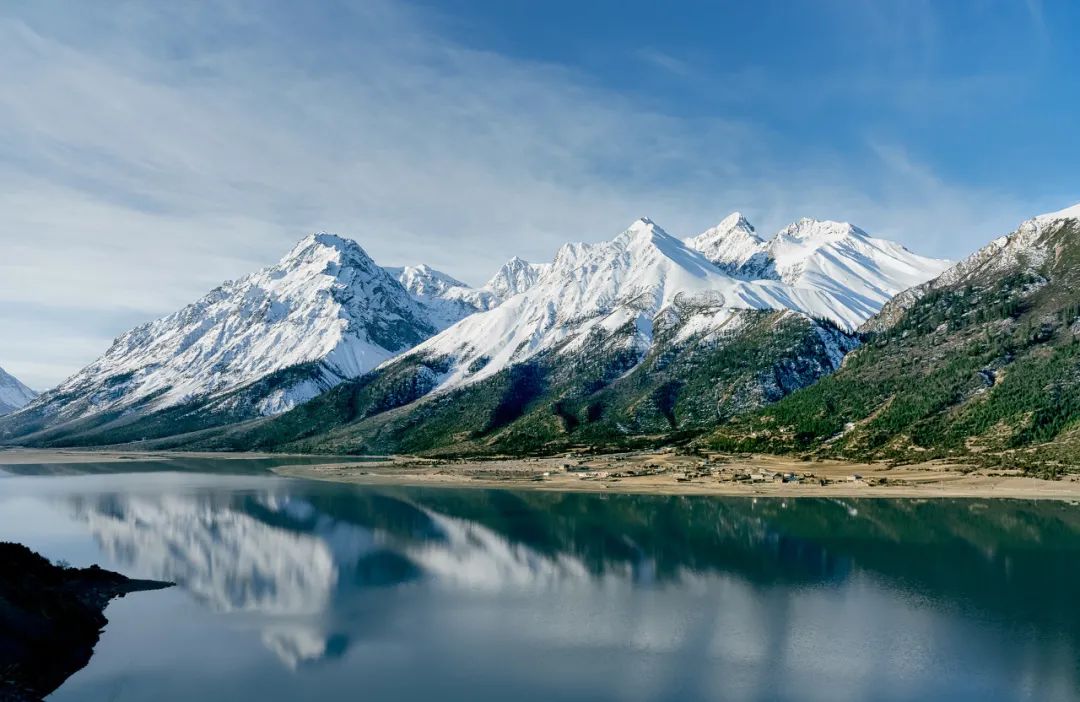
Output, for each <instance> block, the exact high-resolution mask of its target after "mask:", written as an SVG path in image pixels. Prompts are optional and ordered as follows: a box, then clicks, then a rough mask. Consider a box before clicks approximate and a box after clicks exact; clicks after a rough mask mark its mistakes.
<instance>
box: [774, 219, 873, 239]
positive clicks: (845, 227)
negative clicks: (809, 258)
mask: <svg viewBox="0 0 1080 702" xmlns="http://www.w3.org/2000/svg"><path fill="white" fill-rule="evenodd" d="M852 236H855V237H860V238H866V237H868V236H869V234H867V233H866V232H864V231H863V230H862V229H859V228H858V227H856V226H855V225H853V224H851V223H849V222H836V221H833V220H828V219H811V218H809V217H803V218H802V219H800V220H798V221H796V222H792V223H791V224H789V225H788V226H786V227H784V228H783V229H781V230H780V231H779V232H778V233H777V235H776V238H777V239H781V238H786V239H793V240H799V241H820V242H831V241H839V240H841V239H846V238H848V237H852Z"/></svg>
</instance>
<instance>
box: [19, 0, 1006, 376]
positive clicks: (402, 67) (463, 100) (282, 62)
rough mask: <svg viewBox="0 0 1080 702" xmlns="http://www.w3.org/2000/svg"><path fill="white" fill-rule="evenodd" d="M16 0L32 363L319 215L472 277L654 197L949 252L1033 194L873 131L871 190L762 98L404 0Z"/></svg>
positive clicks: (164, 306)
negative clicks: (526, 46)
mask: <svg viewBox="0 0 1080 702" xmlns="http://www.w3.org/2000/svg"><path fill="white" fill-rule="evenodd" d="M20 7H21V6H20ZM20 7H10V6H9V7H8V8H7V11H8V12H9V13H12V15H11V16H8V17H0V65H3V66H4V67H5V70H4V71H2V72H0V212H2V213H3V224H2V225H0V227H2V228H0V238H2V242H0V243H2V247H3V251H4V258H3V259H2V260H0V315H2V318H0V326H2V328H3V329H5V333H4V334H3V335H0V365H2V366H5V367H8V368H9V370H11V371H12V372H14V373H16V374H17V375H22V376H25V378H24V379H25V380H27V381H28V382H30V383H31V384H33V385H35V386H37V387H43V386H46V385H49V384H52V383H55V382H57V381H58V380H60V379H61V378H62V377H63V376H64V375H66V374H68V373H70V372H71V371H73V370H75V369H76V368H77V367H79V366H80V365H82V364H84V363H86V362H88V361H89V360H91V359H92V358H93V357H94V356H95V355H97V353H98V352H100V351H102V350H104V348H105V346H106V345H107V343H108V340H109V339H110V338H111V337H112V336H114V335H115V334H117V333H119V332H121V331H123V330H124V329H125V328H127V327H128V326H130V324H131V323H132V321H133V320H136V319H144V318H151V317H153V316H156V315H159V314H163V313H166V312H169V311H171V310H172V309H174V308H175V307H177V306H178V305H180V304H182V303H184V302H186V301H189V300H190V299H193V298H194V297H196V296H198V295H199V294H201V293H203V292H205V291H206V290H208V289H209V288H211V287H213V286H214V285H216V284H217V283H219V282H220V281H221V280H223V279H226V278H231V277H236V276H239V275H241V274H243V273H246V272H248V271H250V270H251V269H253V268H254V267H256V266H259V265H263V264H266V263H269V262H271V261H273V260H275V259H276V258H278V257H279V256H280V255H281V254H282V253H283V252H285V251H286V250H288V248H289V247H290V246H291V244H292V242H293V241H294V240H295V239H297V238H299V237H300V236H302V235H303V234H304V233H305V232H307V231H310V230H315V229H328V230H331V231H336V232H339V233H342V234H345V235H348V236H351V237H354V238H356V239H357V240H358V241H360V243H361V244H362V245H363V246H364V247H365V248H367V249H368V251H369V252H370V253H371V254H372V255H373V256H375V257H376V259H377V260H379V261H381V262H384V263H386V264H399V263H405V262H418V261H424V262H428V263H431V264H432V265H435V266H437V267H442V268H445V269H446V270H448V271H449V272H451V273H453V274H454V275H456V276H458V277H463V278H465V279H467V280H470V281H472V282H480V281H482V280H483V279H484V278H485V277H486V276H487V275H488V273H490V272H491V271H492V270H494V269H495V268H496V267H497V265H499V264H500V263H501V262H502V261H503V260H505V259H506V258H508V257H509V256H511V255H514V254H517V255H522V256H525V257H527V258H532V259H534V260H539V259H545V258H547V257H549V256H550V255H551V253H552V252H553V251H554V250H555V248H556V247H557V246H558V245H559V244H560V243H562V242H564V241H566V240H570V239H585V240H596V239H599V238H603V237H608V236H610V235H612V234H614V233H616V232H617V230H618V229H619V228H620V227H621V226H622V225H623V224H625V223H628V222H629V221H630V220H631V219H633V218H634V217H637V216H640V215H643V214H648V215H650V216H652V217H653V218H655V219H657V220H658V221H659V222H661V223H662V224H663V225H664V226H665V227H667V228H668V229H669V230H670V231H672V232H673V233H678V234H691V233H694V232H695V231H697V230H700V229H704V228H705V227H707V226H708V225H710V224H711V223H713V222H714V221H716V220H718V219H719V218H721V217H722V216H723V215H725V214H726V213H727V212H728V211H730V210H732V209H735V208H739V209H742V210H744V211H746V212H748V213H749V214H750V215H752V216H753V217H755V219H756V220H757V221H758V223H759V225H761V228H762V229H763V230H765V231H768V230H770V229H775V228H779V227H780V226H782V224H784V223H785V222H786V221H788V220H790V219H792V218H794V217H797V216H802V215H808V216H829V217H840V218H845V219H852V220H854V221H859V222H860V223H862V224H864V225H865V226H867V227H868V228H877V229H879V230H881V231H884V232H886V233H888V234H890V235H892V236H895V237H897V238H900V239H902V240H905V241H908V242H910V243H912V244H913V245H914V244H917V245H919V246H921V247H922V248H923V249H929V250H930V251H931V252H933V253H939V254H950V255H955V254H957V253H958V252H957V251H956V250H955V249H956V247H955V246H953V247H952V250H949V249H950V246H948V245H946V244H944V243H942V241H943V240H941V239H935V238H934V237H935V236H940V235H941V234H944V233H946V229H945V228H946V227H948V228H950V229H949V230H948V233H949V234H950V236H951V235H952V234H953V233H954V232H955V231H956V230H957V229H962V230H963V233H964V235H965V236H967V237H968V239H969V240H970V241H972V242H973V243H974V241H975V240H976V237H981V238H985V237H986V236H988V235H989V234H990V233H993V232H994V231H997V230H999V229H1000V225H1001V222H1002V221H1005V220H1006V219H1007V220H1009V221H1011V220H1012V219H1013V218H1014V213H1015V211H1016V210H1017V208H1016V207H1015V206H1014V203H1009V202H1008V201H1006V200H1004V199H1002V198H1000V197H999V196H998V194H996V193H986V192H981V191H979V190H974V189H965V188H961V187H948V186H947V185H946V184H945V183H942V182H941V181H940V180H935V179H934V177H933V174H932V173H930V172H929V171H928V170H927V169H926V168H925V167H922V166H918V165H916V164H915V162H914V160H912V159H911V158H910V157H909V156H907V155H906V154H905V153H904V152H903V150H902V148H901V147H893V146H882V145H880V144H877V145H870V146H867V145H865V144H863V143H861V142H860V144H859V148H860V149H861V150H863V151H869V152H870V153H871V158H870V160H871V161H872V162H873V163H874V164H875V166H874V167H875V168H876V169H877V170H876V172H875V173H874V174H873V178H872V180H873V181H874V182H875V183H876V190H875V189H872V188H868V187H867V174H866V173H865V172H862V171H859V170H857V169H854V168H853V167H852V164H851V160H850V158H848V157H846V156H843V155H840V154H837V153H833V152H829V151H825V150H822V151H819V152H815V150H814V149H812V148H809V149H806V150H802V151H800V152H799V153H793V152H788V151H785V150H784V148H782V147H780V146H779V145H778V142H779V141H780V140H778V139H777V138H776V135H775V134H770V133H769V131H768V130H767V129H766V128H765V127H763V126H761V125H760V124H758V123H757V122H756V121H755V120H753V119H746V118H743V119H731V118H727V117H725V116H724V115H722V114H717V115H711V116H710V117H709V118H708V119H701V118H700V117H698V118H693V119H691V118H688V117H685V116H683V115H680V114H679V113H678V111H677V110H674V109H668V108H667V106H665V105H664V104H662V103H659V102H657V101H654V100H648V99H645V98H642V97H641V96H634V95H624V94H619V93H615V92H612V91H610V90H606V89H604V88H602V87H599V86H597V85H596V83H595V81H592V80H590V79H589V76H585V75H582V74H580V73H578V72H577V71H575V70H573V69H570V68H567V67H564V66H557V65H551V64H545V63H539V62H534V61H525V60H521V59H513V58H509V57H507V56H503V55H499V54H496V53H492V52H489V51H480V50H476V49H475V48H471V47H467V46H463V45H460V44H458V43H455V42H453V41H450V40H448V39H447V38H446V37H445V36H442V35H441V34H440V32H439V31H438V29H437V27H434V26H433V25H431V24H430V23H429V22H428V21H427V18H426V17H425V16H424V15H423V14H422V13H420V12H418V11H415V10H413V9H410V8H409V7H408V6H405V5H401V4H398V3H382V2H369V3H365V4H364V5H362V6H355V5H349V4H345V5H337V4H333V3H331V4H325V5H321V6H320V8H319V9H318V10H312V9H311V8H309V7H306V6H304V5H303V4H301V3H283V4H279V5H274V6H271V5H268V4H265V3H247V2H222V3H213V4H210V3H175V4H168V5H161V4H151V5H144V4H138V3H136V4H123V5H119V6H106V5H105V4H98V3H85V4H78V5H71V4H64V5H62V6H50V5H48V4H44V5H37V4H33V5H28V6H26V7H21V9H22V11H23V14H22V15H19V16H15V15H16V14H17V13H15V12H14V11H15V10H19V9H20ZM926 31H930V30H926ZM638 58H639V60H642V61H649V62H651V63H652V64H653V65H655V66H657V67H658V68H661V69H663V70H666V71H669V72H673V73H682V74H684V75H690V71H689V67H688V66H687V65H686V64H684V63H683V62H682V61H681V60H680V59H677V58H675V57H673V56H670V55H668V54H666V53H660V52H657V51H648V50H645V51H643V52H639V53H638ZM972 213H977V214H979V215H980V216H979V217H978V218H977V222H975V223H971V222H966V220H965V218H966V217H968V216H970V215H971V214H972ZM995 224H996V225H998V226H996V227H994V228H992V230H991V231H990V232H984V231H983V230H982V227H984V226H987V227H991V226H992V225H995ZM977 228H978V229H977ZM977 230H978V232H979V233H978V234H976V233H975V232H976V231H977ZM949 241H953V239H951V238H950V240H949ZM72 305H74V306H75V307H77V308H78V309H79V310H81V311H82V314H84V315H85V316H84V317H83V318H82V319H84V320H86V321H85V323H83V324H80V325H78V329H79V330H80V331H79V338H80V339H82V340H83V342H81V343H72V342H71V337H72V329H73V327H72V325H71V321H70V316H69V315H67V314H66V313H65V310H66V309H67V308H68V307H69V306H72ZM8 330H13V331H12V333H8ZM43 350H44V351H43Z"/></svg>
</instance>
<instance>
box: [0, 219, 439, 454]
mask: <svg viewBox="0 0 1080 702" xmlns="http://www.w3.org/2000/svg"><path fill="white" fill-rule="evenodd" d="M425 270H430V269H425ZM436 313H438V314H436ZM443 313H444V310H443V309H442V308H434V307H433V305H432V304H431V303H430V299H429V298H425V297H422V296H421V299H416V298H414V297H413V296H412V295H410V293H409V292H408V291H407V290H406V289H405V288H404V287H403V286H402V285H401V283H399V282H398V280H396V279H395V277H393V276H391V275H390V274H389V273H388V272H387V271H385V270H384V269H383V268H381V267H379V266H378V265H376V264H375V262H374V261H372V260H371V258H370V257H369V256H368V255H367V254H366V253H365V252H364V250H363V249H362V248H360V246H359V245H358V244H356V242H353V241H350V240H348V239H343V238H341V237H338V236H334V235H331V234H325V233H320V234H314V235H311V236H308V237H306V238H304V239H303V240H302V241H300V243H298V244H297V245H296V246H295V247H294V248H293V250H292V251H290V252H289V254H288V255H286V256H285V257H284V258H283V259H281V261H280V262H279V263H277V264H276V265H273V266H270V267H268V268H265V269H263V270H260V271H258V272H256V273H253V274H251V275H249V276H247V277H244V278H242V279H240V280H236V281H230V282H227V283H225V284H223V285H222V286H221V287H219V288H217V289H215V290H213V291H211V292H210V293H209V294H207V295H206V296H205V297H203V298H202V299H200V300H198V301H197V302H194V303H192V304H190V305H188V306H187V307H185V308H183V309H182V310H180V311H178V312H175V313H173V314H171V315H168V316H166V317H162V318H161V319H158V320H156V321H153V322H150V323H148V324H144V325H142V326H140V327H137V328H135V329H133V330H131V331H129V332H127V333H125V334H123V335H121V336H120V337H119V338H117V339H116V341H114V342H113V344H112V346H111V347H110V348H109V350H108V351H106V353H105V355H104V356H102V357H101V358H99V359H98V360H96V361H94V362H93V363H92V364H90V365H89V366H87V367H86V368H84V369H83V370H81V371H79V372H78V373H76V374H75V375H74V376H72V377H71V378H69V379H67V380H66V381H64V382H63V383H61V384H60V385H59V386H58V387H57V388H55V389H53V390H50V391H49V392H47V393H44V394H43V395H41V396H40V397H38V398H37V399H36V400H35V401H33V402H31V403H30V404H29V405H28V406H27V407H24V408H23V409H22V410H21V411H20V412H18V413H16V414H13V415H9V416H8V417H6V418H5V419H4V420H3V421H0V438H5V437H7V438H11V437H15V436H25V435H27V434H30V435H32V436H31V437H30V440H31V441H63V442H71V443H78V442H82V441H87V442H98V441H103V440H110V441H111V440H114V439H115V440H119V439H124V440H131V439H138V438H142V437H144V436H156V435H162V434H168V433H177V432H179V431H187V430H195V429H199V428H202V427H204V426H206V425H213V424H220V423H227V422H231V421H239V420H242V419H248V418H251V417H256V416H261V415H270V414H275V413H278V412H282V411H285V410H287V409H290V408H291V407H293V406H295V405H296V404H298V403H300V402H303V401H305V400H309V399H311V398H312V397H315V396H316V395H318V394H320V393H322V392H324V391H326V390H327V389H329V388H331V387H333V386H334V385H337V384H338V383H340V382H341V381H342V380H344V379H346V378H355V377H357V376H359V375H362V374H363V373H365V372H367V371H369V370H371V369H372V368H374V367H376V366H377V365H379V364H380V363H382V362H383V361H386V360H387V359H389V358H392V357H393V356H395V355H397V354H399V353H401V352H403V351H406V350H408V349H409V348H412V347H413V346H415V345H416V344H418V343H419V342H421V341H423V340H424V339H426V338H428V337H429V336H431V335H432V334H434V333H435V332H436V331H437V330H438V328H439V327H440V325H441V324H442V322H443V321H444V320H443V319H442V317H440V316H439V315H441V314H443Z"/></svg>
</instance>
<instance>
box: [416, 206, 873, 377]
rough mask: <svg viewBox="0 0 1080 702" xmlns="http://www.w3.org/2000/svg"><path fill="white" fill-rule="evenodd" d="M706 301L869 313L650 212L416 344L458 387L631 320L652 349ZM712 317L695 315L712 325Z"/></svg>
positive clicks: (850, 319) (826, 313)
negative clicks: (696, 239) (750, 269)
mask: <svg viewBox="0 0 1080 702" xmlns="http://www.w3.org/2000/svg"><path fill="white" fill-rule="evenodd" d="M676 305H677V306H680V307H681V308H686V309H691V310H692V309H695V308H700V309H701V310H702V314H708V315H710V316H711V318H712V319H713V320H715V323H716V324H725V323H727V321H728V319H727V317H726V316H725V315H718V314H717V312H716V310H717V309H718V308H728V309H736V310H738V309H764V310H778V311H785V310H791V311H794V312H800V313H803V314H806V315H808V316H814V317H826V318H830V319H833V320H835V321H836V322H838V323H839V324H842V325H844V326H847V327H854V326H855V325H857V324H858V323H859V322H861V321H862V319H864V318H865V317H863V316H862V315H863V312H862V310H861V309H853V308H852V307H851V306H850V305H849V304H848V301H847V299H846V298H845V297H843V296H838V295H835V294H833V293H831V292H829V291H826V290H822V289H816V288H812V287H809V286H807V287H796V286H793V285H790V284H788V283H786V282H784V281H782V280H757V281H748V280H740V279H736V278H734V277H732V276H730V275H727V274H726V273H724V272H723V271H722V270H721V269H719V268H718V267H717V266H716V265H714V264H713V263H712V262H711V261H709V259H708V258H706V257H705V256H704V255H703V254H702V253H701V252H699V251H697V250H695V249H692V248H690V247H688V246H686V245H685V244H684V243H683V242H681V241H679V240H678V239H676V238H674V237H672V236H671V235H669V234H667V233H666V232H664V231H663V230H662V229H661V228H660V227H658V226H656V225H655V224H654V223H652V222H651V221H649V220H648V219H641V220H638V221H637V222H635V223H634V224H633V225H631V227H630V228H629V229H627V230H626V231H625V232H623V233H622V234H620V235H619V236H617V237H616V238H615V239H614V240H612V241H609V242H603V243H599V244H566V245H564V246H563V247H562V248H561V249H560V250H559V252H558V254H557V255H556V257H555V260H554V261H553V262H552V263H551V264H550V266H549V267H547V268H546V269H545V270H544V271H543V272H542V274H541V275H540V276H539V278H538V279H537V280H536V282H535V283H534V284H533V285H532V287H530V288H528V289H527V290H525V291H524V292H523V293H520V294H518V295H516V296H514V297H511V298H510V299H508V300H506V301H505V302H503V303H502V304H501V305H500V306H498V307H496V308H494V309H492V310H490V311H488V312H483V313H480V314H476V315H473V316H471V317H467V318H465V319H463V320H462V321H461V322H458V323H457V324H455V325H454V326H452V327H450V328H449V329H447V330H445V331H444V332H442V333H440V334H438V335H436V336H434V337H432V338H431V339H429V340H427V341H426V342H424V343H423V344H421V345H419V346H418V347H417V348H416V349H414V350H413V351H411V352H410V353H409V354H407V356H406V358H414V357H421V356H430V357H435V358H445V359H449V360H450V363H449V370H448V371H446V372H445V373H444V374H443V376H442V377H441V378H439V379H438V381H437V383H436V386H437V387H441V388H450V387H454V386H456V385H461V384H463V383H466V382H473V381H476V380H480V379H483V378H485V377H488V376H491V375H493V374H494V373H496V372H498V371H499V370H501V369H503V368H506V367H508V366H510V365H512V364H515V363H520V362H521V361H524V360H526V359H528V358H530V357H531V356H533V355H535V354H537V353H540V352H542V351H546V350H552V349H558V350H559V352H560V353H569V352H572V351H574V350H575V349H577V348H579V347H580V346H581V345H582V344H584V343H585V342H586V341H587V339H588V338H589V335H590V334H592V333H598V334H601V335H603V334H610V333H612V332H614V331H616V330H618V329H622V328H625V327H626V326H627V325H634V326H635V327H636V329H637V333H636V334H635V335H634V337H633V341H632V343H634V344H636V345H638V346H640V347H641V348H642V349H646V348H648V347H649V346H650V345H651V344H652V342H653V329H652V327H653V321H654V319H655V318H656V317H657V315H658V314H659V313H660V312H661V311H662V310H664V309H666V308H670V307H672V306H676ZM709 324H710V322H709V321H708V320H704V319H703V320H702V321H701V324H698V323H697V322H695V325H696V327H695V328H697V327H700V328H701V330H702V331H706V330H707V329H708V327H709Z"/></svg>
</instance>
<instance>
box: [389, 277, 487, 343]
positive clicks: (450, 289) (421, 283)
mask: <svg viewBox="0 0 1080 702" xmlns="http://www.w3.org/2000/svg"><path fill="white" fill-rule="evenodd" d="M385 270H386V272H387V273H389V274H390V275H392V276H394V277H395V278H396V279H397V281H398V282H399V283H401V285H402V286H403V287H404V288H405V289H406V290H407V291H408V292H409V294H410V295H412V297H413V299H414V300H416V301H417V302H419V303H420V304H421V306H423V307H424V309H425V310H426V312H427V316H428V319H429V320H430V321H431V323H432V324H434V325H435V327H436V328H437V329H439V330H440V331H441V330H443V329H446V328H447V327H449V326H450V325H452V324H454V323H455V322H460V321H461V320H462V319H464V318H465V317H468V316H469V315H470V314H475V313H477V312H484V311H486V310H490V309H491V308H492V307H495V306H496V305H498V304H499V302H500V301H501V299H502V298H501V297H500V296H499V295H497V294H496V293H495V292H493V291H491V290H488V289H486V288H481V289H477V288H470V287H469V286H468V285H466V284H465V283H462V282H461V281H460V280H457V279H455V278H452V277H450V276H449V275H447V274H446V273H443V272H441V271H437V270H435V269H434V268H432V267H430V266H428V265H426V264H420V265H418V266H402V267H398V268H389V267H388V268H385Z"/></svg>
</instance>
